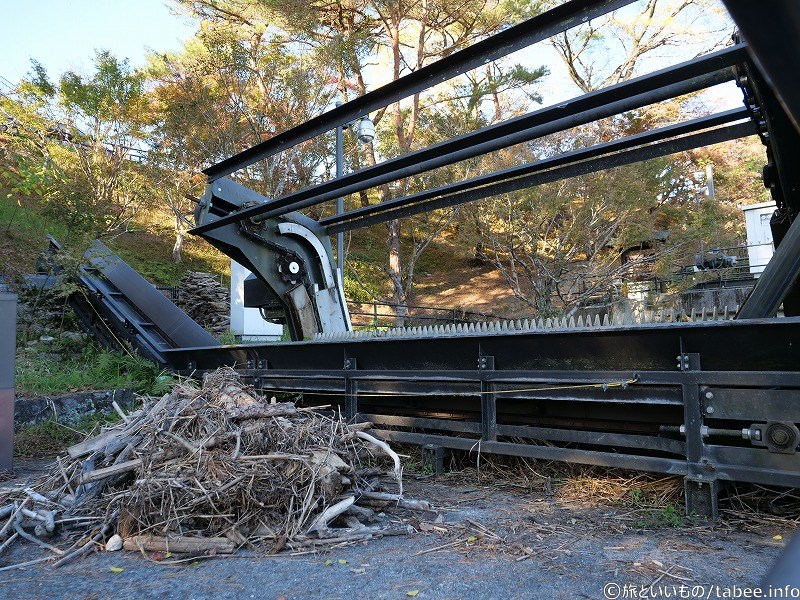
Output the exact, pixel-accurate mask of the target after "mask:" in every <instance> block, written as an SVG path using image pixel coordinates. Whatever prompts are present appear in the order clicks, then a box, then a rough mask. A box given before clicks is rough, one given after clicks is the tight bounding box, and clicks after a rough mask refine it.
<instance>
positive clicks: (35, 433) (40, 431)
mask: <svg viewBox="0 0 800 600" xmlns="http://www.w3.org/2000/svg"><path fill="white" fill-rule="evenodd" d="M119 421H120V416H119V415H118V414H117V413H116V412H114V411H112V412H110V413H93V414H91V415H84V417H83V418H82V419H81V420H80V422H79V423H77V424H76V425H75V427H68V426H66V425H62V424H61V423H57V422H56V421H53V420H52V419H51V420H49V421H45V422H43V423H37V424H36V425H29V426H28V427H23V428H22V429H21V430H20V431H18V432H16V433H15V434H14V456H15V457H16V458H48V457H52V456H56V455H57V454H60V453H62V452H64V450H66V449H67V448H68V447H70V446H72V445H73V444H77V443H78V442H80V441H81V440H83V439H84V438H85V437H87V436H89V435H92V434H96V433H97V432H98V431H99V429H100V428H101V427H103V426H106V425H112V424H114V423H118V422H119Z"/></svg>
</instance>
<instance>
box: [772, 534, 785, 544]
mask: <svg viewBox="0 0 800 600" xmlns="http://www.w3.org/2000/svg"><path fill="white" fill-rule="evenodd" d="M772 539H773V540H775V541H776V542H780V541H781V540H782V539H783V536H782V535H773V536H772Z"/></svg>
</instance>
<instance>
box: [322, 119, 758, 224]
mask: <svg viewBox="0 0 800 600" xmlns="http://www.w3.org/2000/svg"><path fill="white" fill-rule="evenodd" d="M749 118H750V113H748V112H747V109H745V108H737V109H733V110H728V111H724V112H721V113H717V114H714V115H710V116H706V117H700V118H697V119H691V120H689V121H685V122H683V123H677V124H675V125H670V126H668V127H661V128H659V129H655V130H653V131H646V132H643V133H638V134H635V135H630V136H627V137H624V138H622V139H619V140H614V141H611V142H605V143H602V144H596V145H594V146H590V147H588V148H581V149H579V150H573V151H572V152H566V153H564V154H559V155H557V156H553V157H550V158H545V159H542V160H538V161H535V162H531V163H526V164H523V165H519V166H517V167H512V168H509V169H503V170H501V171H495V172H493V173H489V174H487V175H481V176H480V177H473V178H472V179H467V180H465V181H460V182H458V183H451V184H448V185H443V186H440V187H436V188H432V189H429V190H425V191H423V192H419V193H416V194H411V195H409V196H404V197H402V198H394V199H392V200H388V201H386V202H381V203H380V204H372V205H370V206H363V207H360V208H357V209H354V210H350V211H348V212H346V213H343V214H341V215H335V216H332V217H328V218H326V219H322V220H321V221H320V225H323V226H325V227H327V228H328V233H329V234H332V233H335V232H338V231H346V230H348V229H350V227H349V226H347V224H345V226H344V227H338V226H336V225H337V223H343V222H347V221H352V220H353V219H360V218H362V217H366V216H369V215H373V214H377V213H382V212H386V211H389V210H393V209H395V208H399V207H401V206H407V205H410V204H417V203H419V202H424V201H426V200H431V199H433V198H437V197H440V196H446V195H450V194H455V193H459V192H465V191H468V190H472V189H476V188H479V187H481V186H484V185H489V184H491V183H497V182H500V181H507V180H510V179H514V178H516V177H521V176H523V175H529V174H531V173H538V172H541V171H545V170H547V169H552V168H555V167H559V166H562V165H567V164H571V163H575V162H578V161H581V160H586V159H589V158H594V157H597V156H602V155H604V154H611V153H614V152H620V151H622V150H627V149H629V148H633V147H636V146H643V145H645V144H650V143H653V142H658V141H662V140H666V139H669V138H671V137H676V136H680V135H687V134H690V133H696V132H698V131H702V130H703V129H708V128H710V127H716V126H718V125H724V124H725V123H732V122H734V121H740V120H742V119H749Z"/></svg>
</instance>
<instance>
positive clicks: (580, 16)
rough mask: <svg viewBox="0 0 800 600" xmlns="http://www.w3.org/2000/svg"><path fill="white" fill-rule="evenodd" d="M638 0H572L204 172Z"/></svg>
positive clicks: (289, 142)
mask: <svg viewBox="0 0 800 600" xmlns="http://www.w3.org/2000/svg"><path fill="white" fill-rule="evenodd" d="M634 1H635V0H571V1H570V2H565V3H564V4H562V5H560V6H557V7H555V8H553V9H552V10H549V11H547V12H545V13H542V14H541V15H537V16H535V17H533V18H531V19H528V20H527V21H524V22H523V23H520V24H519V25H515V26H514V27H509V28H508V29H506V30H504V31H502V32H500V33H498V34H496V35H493V36H492V37H489V38H487V39H485V40H482V41H480V42H478V43H476V44H473V45H471V46H469V47H467V48H464V49H463V50H459V51H458V52H454V53H453V54H451V55H449V56H446V57H444V58H442V59H441V60H438V61H436V62H435V63H432V64H430V65H428V66H426V67H423V68H421V69H419V70H418V71H415V72H413V73H410V74H408V75H406V76H404V77H401V78H400V79H398V80H396V81H393V82H391V83H388V84H386V85H384V86H383V87H380V88H378V89H377V90H375V91H373V92H369V93H368V94H365V95H363V96H360V97H359V98H355V99H354V100H351V101H350V102H348V103H346V104H343V105H342V106H339V107H337V108H334V109H333V110H330V111H328V112H326V113H323V114H322V115H319V116H317V117H314V118H313V119H310V120H308V121H306V122H305V123H302V124H300V125H298V126H296V127H293V128H292V129H289V130H287V131H284V132H283V133H280V134H278V135H276V136H275V137H273V138H271V139H269V140H267V141H265V142H261V143H260V144H256V145H255V146H253V147H252V148H249V149H247V150H244V151H243V152H240V153H239V154H236V155H234V156H232V157H230V158H227V159H225V160H223V161H222V162H219V163H217V164H215V165H213V166H211V167H208V168H207V169H205V170H204V171H203V172H204V173H205V174H206V175H208V177H209V180H210V181H213V180H215V179H219V178H220V177H224V176H226V175H230V174H231V173H233V172H234V171H238V170H239V169H242V168H244V167H247V166H249V165H252V164H253V163H255V162H258V161H259V160H263V159H265V158H267V157H269V156H272V155H273V154H276V153H278V152H281V151H283V150H286V149H288V148H291V147H292V146H295V145H297V144H299V143H301V142H304V141H305V140H309V139H311V138H313V137H316V136H318V135H321V134H323V133H325V132H327V131H330V130H331V129H333V128H334V127H337V126H339V125H344V124H345V123H349V122H350V121H353V120H355V119H357V118H359V117H361V116H363V115H366V114H369V113H370V112H372V111H375V110H378V109H380V108H382V107H384V106H388V105H389V104H392V103H393V102H397V101H398V100H402V99H403V98H407V97H408V96H411V95H412V94H415V93H417V92H420V91H422V90H425V89H428V88H430V87H433V86H434V85H436V84H439V83H442V82H444V81H447V80H448V79H452V78H453V77H456V76H457V75H461V74H463V73H466V72H467V71H470V70H472V69H476V68H478V67H481V66H483V65H485V64H486V63H487V62H490V61H493V60H497V59H498V58H502V57H503V56H506V55H508V54H511V53H512V52H515V51H517V50H520V49H522V48H525V47H527V46H530V45H532V44H535V43H537V42H541V41H542V40H545V39H547V38H549V37H552V36H554V35H557V34H559V33H562V32H564V31H566V30H567V29H571V28H573V27H577V26H578V25H581V24H583V23H586V22H588V21H590V20H592V19H595V18H597V17H600V16H602V15H604V14H606V13H608V12H611V11H613V10H616V9H617V8H620V7H623V6H626V5H628V4H632V3H633V2H634Z"/></svg>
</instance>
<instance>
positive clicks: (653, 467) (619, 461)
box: [372, 429, 687, 475]
mask: <svg viewBox="0 0 800 600" xmlns="http://www.w3.org/2000/svg"><path fill="white" fill-rule="evenodd" d="M372 432H373V433H374V434H375V435H378V436H379V437H381V438H382V439H384V440H389V441H397V442H406V443H410V444H420V445H422V444H435V445H438V446H443V447H445V448H455V449H457V450H465V451H467V452H470V451H474V452H479V451H480V452H489V453H496V454H507V455H510V456H525V457H528V458H538V459H540V460H559V461H564V462H571V463H579V464H585V465H597V466H601V467H619V468H623V469H639V470H642V471H653V472H656V473H668V474H671V475H686V472H687V464H686V461H685V460H682V459H673V458H660V457H654V456H637V455H634V454H615V453H612V452H598V451H593V450H579V449H577V448H558V447H555V446H536V445H533V444H515V443H511V442H494V441H490V442H486V441H480V449H479V447H478V442H479V440H477V439H473V438H462V437H451V436H446V435H430V434H424V433H410V432H407V431H390V430H386V429H373V430H372Z"/></svg>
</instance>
